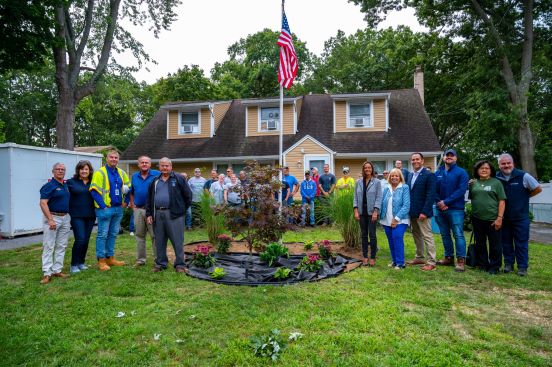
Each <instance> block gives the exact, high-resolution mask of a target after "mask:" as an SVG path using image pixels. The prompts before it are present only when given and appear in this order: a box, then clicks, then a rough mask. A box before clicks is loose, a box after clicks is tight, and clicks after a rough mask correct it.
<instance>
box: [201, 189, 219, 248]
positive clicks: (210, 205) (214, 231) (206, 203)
mask: <svg viewBox="0 0 552 367" xmlns="http://www.w3.org/2000/svg"><path fill="white" fill-rule="evenodd" d="M199 207H200V208H201V217H202V218H203V220H204V221H205V230H206V231H207V237H208V238H209V242H211V243H217V236H218V235H220V234H221V233H222V232H224V222H225V221H224V215H221V214H219V213H215V210H214V207H215V201H214V199H213V198H212V197H211V195H209V194H207V193H203V195H202V196H201V201H200V203H199Z"/></svg>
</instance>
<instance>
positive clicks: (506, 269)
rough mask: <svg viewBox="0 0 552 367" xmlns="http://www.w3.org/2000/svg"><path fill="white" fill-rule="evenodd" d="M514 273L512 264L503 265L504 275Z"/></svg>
mask: <svg viewBox="0 0 552 367" xmlns="http://www.w3.org/2000/svg"><path fill="white" fill-rule="evenodd" d="M513 271H514V266H513V265H512V264H504V273H506V274H508V273H511V272H513Z"/></svg>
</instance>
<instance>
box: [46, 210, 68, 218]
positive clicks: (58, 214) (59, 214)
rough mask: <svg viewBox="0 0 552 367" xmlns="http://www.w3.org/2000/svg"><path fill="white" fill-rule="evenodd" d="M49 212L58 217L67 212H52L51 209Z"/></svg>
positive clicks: (63, 215)
mask: <svg viewBox="0 0 552 367" xmlns="http://www.w3.org/2000/svg"><path fill="white" fill-rule="evenodd" d="M50 213H51V214H52V215H55V216H58V217H65V215H66V214H67V213H56V212H53V211H50Z"/></svg>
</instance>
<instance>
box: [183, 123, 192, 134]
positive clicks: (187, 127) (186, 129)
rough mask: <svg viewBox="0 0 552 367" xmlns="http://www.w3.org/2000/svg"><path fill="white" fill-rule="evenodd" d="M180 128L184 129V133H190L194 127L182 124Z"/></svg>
mask: <svg viewBox="0 0 552 367" xmlns="http://www.w3.org/2000/svg"><path fill="white" fill-rule="evenodd" d="M182 129H183V130H184V134H191V133H193V132H194V127H193V126H192V125H184V126H182Z"/></svg>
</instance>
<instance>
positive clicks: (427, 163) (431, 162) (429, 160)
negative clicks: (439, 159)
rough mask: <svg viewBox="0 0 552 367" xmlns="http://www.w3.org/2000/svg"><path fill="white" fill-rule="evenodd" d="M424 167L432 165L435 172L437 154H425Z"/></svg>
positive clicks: (432, 170)
mask: <svg viewBox="0 0 552 367" xmlns="http://www.w3.org/2000/svg"><path fill="white" fill-rule="evenodd" d="M424 167H431V172H435V156H432V157H428V156H424Z"/></svg>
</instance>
